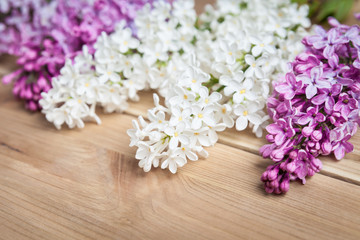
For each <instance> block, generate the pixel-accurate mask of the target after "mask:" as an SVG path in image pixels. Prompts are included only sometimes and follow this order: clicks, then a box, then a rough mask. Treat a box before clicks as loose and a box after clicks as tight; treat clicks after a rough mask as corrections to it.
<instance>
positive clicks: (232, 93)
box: [41, 0, 310, 173]
mask: <svg viewBox="0 0 360 240" xmlns="http://www.w3.org/2000/svg"><path fill="white" fill-rule="evenodd" d="M307 13H308V7H307V6H302V7H298V6H297V5H296V4H291V2H290V0H217V3H216V6H215V7H212V6H210V5H208V6H207V7H206V9H205V12H204V13H203V14H201V15H200V16H199V17H197V15H196V12H195V10H194V1H193V0H184V1H173V3H171V4H170V3H168V2H166V1H156V2H155V3H154V4H153V5H152V6H151V5H146V6H145V7H144V8H143V9H142V10H140V12H138V14H137V17H136V18H135V27H134V29H135V30H134V32H135V33H132V32H131V30H130V29H129V28H126V27H125V26H124V24H122V25H119V26H118V27H117V29H116V31H115V32H114V33H113V34H111V35H109V36H108V35H106V34H103V35H102V36H101V37H100V38H99V39H98V41H97V43H96V45H95V49H96V52H95V54H94V57H92V56H91V55H89V54H88V53H87V51H86V49H85V50H84V54H83V55H82V56H79V57H77V58H76V59H75V61H74V63H71V62H68V63H67V65H66V66H65V67H64V69H63V70H62V72H61V75H60V76H59V77H57V78H55V79H54V81H53V85H54V88H53V89H52V90H50V92H49V93H47V94H43V100H42V101H41V105H42V107H43V112H44V113H45V114H46V117H47V119H48V120H49V121H51V122H54V124H55V126H57V127H58V128H60V127H61V125H62V124H63V123H66V124H67V125H68V126H69V127H75V126H78V127H83V125H84V123H83V121H85V120H89V119H90V120H91V119H93V120H95V121H97V122H98V123H99V122H100V119H99V118H98V116H97V115H96V113H95V109H96V106H98V105H99V106H102V107H103V108H104V109H105V111H106V112H113V111H122V110H124V109H125V108H126V106H127V104H126V101H127V100H128V99H130V100H138V98H139V97H138V95H137V92H138V91H140V90H143V89H149V88H150V89H155V90H157V91H158V92H159V94H160V95H161V96H162V97H165V106H160V105H159V97H157V95H156V96H155V97H154V100H155V105H156V107H155V108H154V109H151V110H149V111H148V120H149V121H150V122H149V123H147V122H146V121H145V120H144V119H143V118H142V117H139V122H137V121H134V122H133V125H134V129H131V130H129V131H128V134H129V135H130V137H131V144H130V145H131V146H136V147H138V150H137V154H136V158H137V159H139V160H140V163H139V165H140V166H141V167H142V168H144V170H145V171H149V170H150V169H151V167H152V166H154V167H157V166H159V165H161V167H162V168H167V167H168V168H169V169H170V171H171V172H173V173H174V172H176V170H177V168H178V167H181V166H183V165H184V164H185V163H186V162H187V159H189V160H193V161H194V160H197V159H198V155H200V156H207V152H206V151H205V149H204V147H208V146H211V145H213V144H214V143H215V142H216V141H217V133H216V132H218V131H222V130H224V129H225V128H226V127H233V126H234V125H235V123H236V128H237V130H239V131H241V130H244V129H246V128H247V127H248V126H250V127H252V130H253V132H254V133H255V134H256V135H257V136H258V137H260V136H261V135H262V131H263V129H264V127H265V126H266V125H267V124H268V122H267V120H268V116H267V114H266V113H265V111H264V107H265V103H266V99H267V97H268V95H269V92H270V86H271V81H272V80H274V79H276V78H277V77H278V74H283V73H284V72H287V63H288V62H289V61H292V60H293V59H294V57H295V56H296V55H297V54H298V53H299V52H301V51H302V48H303V47H302V44H301V39H302V38H303V37H304V36H305V35H306V34H307V32H306V31H305V29H304V28H307V27H309V26H310V21H309V19H307V17H306V16H307ZM134 36H136V37H134Z"/></svg>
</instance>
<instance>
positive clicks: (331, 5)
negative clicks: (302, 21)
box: [316, 0, 343, 22]
mask: <svg viewBox="0 0 360 240" xmlns="http://www.w3.org/2000/svg"><path fill="white" fill-rule="evenodd" d="M341 1H343V0H341ZM338 4H339V0H329V1H326V2H325V3H324V4H323V5H322V8H320V11H319V13H318V15H317V17H316V21H318V22H321V21H323V20H325V19H326V18H327V17H328V16H330V15H332V14H333V13H335V12H336V9H337V7H338Z"/></svg>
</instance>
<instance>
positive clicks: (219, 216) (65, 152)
mask: <svg viewBox="0 0 360 240" xmlns="http://www.w3.org/2000/svg"><path fill="white" fill-rule="evenodd" d="M9 106H11V105H9V104H6V105H5V106H4V105H3V106H0V115H1V116H2V117H1V118H0V126H8V127H2V128H0V139H1V143H2V144H1V146H0V159H1V161H0V182H1V184H0V206H1V207H0V209H1V211H0V212H3V214H4V215H6V219H7V220H8V223H7V224H6V225H4V226H5V227H4V226H3V227H2V230H3V231H4V234H7V236H9V239H13V238H12V236H14V237H16V236H18V237H19V236H22V235H25V236H26V237H27V238H30V239H31V238H32V239H39V238H44V239H64V238H72V239H155V238H156V239H163V238H165V239H169V238H171V239H184V238H188V239H220V238H221V239H234V238H254V239H258V238H267V239H280V238H300V239H308V238H311V237H313V236H317V238H319V239H329V238H331V239H358V238H359V237H360V229H359V228H358V223H359V221H360V203H359V201H358V199H359V197H360V187H359V186H356V185H353V184H349V183H346V182H343V181H339V180H337V179H334V178H331V177H327V176H323V175H316V176H314V177H313V178H312V179H310V180H309V181H308V183H307V185H305V186H301V185H300V184H297V183H293V184H292V186H291V187H292V189H291V191H290V192H289V193H288V194H286V195H284V196H272V195H266V194H265V193H264V191H263V189H262V186H261V182H260V180H259V176H260V174H261V173H262V171H263V170H264V168H265V166H266V165H267V163H268V161H267V160H264V159H261V158H260V157H259V156H257V155H254V154H252V153H249V152H245V151H242V150H238V149H235V148H233V147H230V146H225V145H223V144H217V145H216V146H215V147H214V148H211V149H209V151H210V157H209V158H208V159H207V160H200V161H198V162H196V163H190V164H188V165H187V166H186V167H184V168H183V169H181V170H180V171H179V173H178V174H176V175H172V174H171V173H169V172H168V171H163V170H160V169H157V170H155V171H152V172H150V173H144V172H142V170H141V169H139V168H138V166H137V161H136V160H135V159H134V157H133V156H134V152H135V149H134V148H130V147H128V143H129V141H128V138H127V136H126V133H125V132H126V129H128V128H129V127H130V124H131V119H132V117H130V116H127V115H121V114H120V115H116V114H114V115H104V116H102V118H103V125H101V126H96V125H95V124H88V126H87V128H85V129H83V130H75V131H73V130H66V129H65V130H64V131H56V130H55V129H53V128H52V127H51V126H48V127H47V126H46V124H45V125H44V121H45V120H43V118H41V117H40V116H39V115H38V114H30V113H28V112H26V111H17V110H14V109H13V108H10V109H9ZM119 123H121V124H119ZM100 133H101V134H100ZM14 229H15V230H16V233H15V232H14V231H15V230H14ZM24 238H25V237H24Z"/></svg>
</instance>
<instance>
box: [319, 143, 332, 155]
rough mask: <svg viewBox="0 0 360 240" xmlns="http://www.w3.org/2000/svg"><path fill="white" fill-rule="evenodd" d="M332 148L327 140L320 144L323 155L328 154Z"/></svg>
mask: <svg viewBox="0 0 360 240" xmlns="http://www.w3.org/2000/svg"><path fill="white" fill-rule="evenodd" d="M331 150H332V145H331V143H330V142H329V141H326V142H324V143H323V144H321V151H322V154H323V155H329V154H330V153H331Z"/></svg>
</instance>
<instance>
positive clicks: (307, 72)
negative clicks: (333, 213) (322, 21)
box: [260, 18, 360, 194]
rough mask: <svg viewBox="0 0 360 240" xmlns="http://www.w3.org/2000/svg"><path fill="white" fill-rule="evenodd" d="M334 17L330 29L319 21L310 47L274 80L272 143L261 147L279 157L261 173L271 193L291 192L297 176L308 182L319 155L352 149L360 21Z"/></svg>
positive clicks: (357, 120)
mask: <svg viewBox="0 0 360 240" xmlns="http://www.w3.org/2000/svg"><path fill="white" fill-rule="evenodd" d="M329 23H330V24H331V26H332V28H331V29H330V30H329V31H326V30H324V29H323V28H322V27H317V28H316V29H315V35H313V36H309V37H305V38H304V40H303V43H304V45H305V46H306V47H307V49H306V51H305V52H304V53H301V54H300V55H298V56H297V57H296V60H295V61H294V62H293V63H292V64H291V68H292V70H291V71H290V72H289V73H287V74H286V76H285V77H284V78H282V79H280V80H279V81H277V82H275V83H274V84H273V85H274V92H273V94H272V96H271V97H270V98H268V101H267V107H268V112H269V114H270V117H271V118H272V119H273V121H274V123H272V124H270V125H268V126H267V128H266V129H267V131H268V132H269V134H268V135H267V136H266V139H267V140H268V142H270V144H268V145H265V146H263V147H262V148H261V149H260V152H261V154H262V156H263V157H264V158H271V160H272V161H273V162H274V164H273V165H270V166H268V168H267V170H266V171H265V172H264V173H263V174H262V177H261V180H262V181H263V182H264V184H265V190H266V192H268V193H276V194H280V193H284V192H287V191H288V190H289V183H290V181H292V180H301V181H302V183H303V184H305V182H306V180H305V178H306V177H307V176H313V175H314V174H315V173H317V172H319V171H320V170H321V168H322V162H321V161H320V160H319V159H318V157H319V155H329V154H332V153H333V154H334V155H335V158H336V159H337V160H340V159H342V158H343V157H344V155H345V153H349V152H351V151H353V148H354V147H353V145H352V144H351V143H349V142H348V141H349V139H350V138H351V137H352V136H353V135H354V134H355V132H356V130H357V127H358V125H359V124H360V117H359V100H360V27H359V26H358V25H354V26H346V25H341V24H340V23H338V22H337V20H335V19H333V18H331V19H330V20H329Z"/></svg>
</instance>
